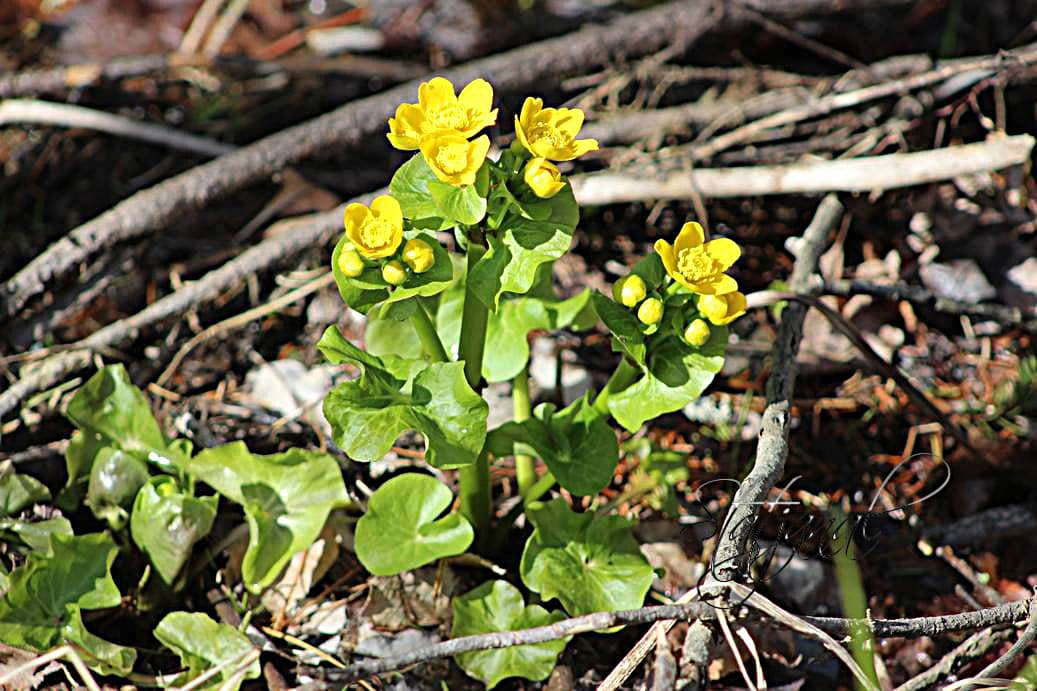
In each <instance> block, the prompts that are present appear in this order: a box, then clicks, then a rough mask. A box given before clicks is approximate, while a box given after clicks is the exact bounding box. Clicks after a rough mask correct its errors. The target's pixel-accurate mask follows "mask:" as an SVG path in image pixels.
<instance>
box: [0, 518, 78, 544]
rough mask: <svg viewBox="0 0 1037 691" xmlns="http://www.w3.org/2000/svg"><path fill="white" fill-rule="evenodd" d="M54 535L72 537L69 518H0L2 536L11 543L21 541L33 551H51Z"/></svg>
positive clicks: (0, 533) (0, 534)
mask: <svg viewBox="0 0 1037 691" xmlns="http://www.w3.org/2000/svg"><path fill="white" fill-rule="evenodd" d="M54 535H62V536H64V537H72V524H71V523H69V521H68V519H67V518H64V517H62V516H58V517H57V518H48V519H47V520H45V521H23V520H17V519H14V518H3V519H0V538H2V539H3V541H4V542H7V543H8V544H9V545H10V544H12V543H15V542H21V543H23V544H25V546H26V547H28V548H29V549H30V550H31V551H33V552H40V553H50V551H51V539H52V538H53V536H54Z"/></svg>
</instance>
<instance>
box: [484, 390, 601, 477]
mask: <svg viewBox="0 0 1037 691" xmlns="http://www.w3.org/2000/svg"><path fill="white" fill-rule="evenodd" d="M516 445H518V448H516ZM487 446H488V448H489V449H490V451H491V452H492V453H493V454H494V455H496V456H510V455H513V454H515V453H529V450H527V449H526V448H523V446H528V448H529V449H531V450H532V453H533V454H534V455H537V456H539V457H540V458H542V459H543V460H544V463H546V464H547V468H548V470H550V471H551V473H552V474H553V475H554V476H555V478H557V480H558V484H560V485H561V486H562V487H564V488H565V489H567V490H569V491H570V492H572V493H573V494H578V495H582V496H588V495H592V494H597V493H598V492H600V491H601V490H602V489H604V488H605V487H606V486H607V485H608V483H609V481H610V480H611V479H612V474H613V473H614V472H615V470H616V464H617V463H619V442H618V441H617V440H616V433H615V432H614V431H613V430H612V428H611V427H610V426H609V424H608V420H607V418H606V417H605V416H603V415H602V414H601V413H599V412H598V411H596V410H595V409H594V406H593V405H592V404H591V401H590V393H589V392H588V393H587V395H586V396H584V397H583V398H581V399H579V400H577V401H574V402H573V403H572V404H571V405H569V406H568V407H567V408H564V409H563V410H560V411H559V410H556V408H555V406H554V405H552V404H549V403H544V404H542V405H540V406H537V409H536V411H535V414H534V417H532V418H530V419H528V420H524V421H523V422H508V423H505V424H503V425H501V426H500V427H498V428H497V429H495V430H493V431H492V432H490V434H489V438H488V440H487Z"/></svg>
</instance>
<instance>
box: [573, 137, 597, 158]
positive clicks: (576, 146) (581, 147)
mask: <svg viewBox="0 0 1037 691" xmlns="http://www.w3.org/2000/svg"><path fill="white" fill-rule="evenodd" d="M572 148H573V153H574V154H575V156H573V158H579V157H580V156H583V155H584V154H585V153H587V152H589V151H597V150H598V140H597V139H577V140H576V141H574V142H573V146H572Z"/></svg>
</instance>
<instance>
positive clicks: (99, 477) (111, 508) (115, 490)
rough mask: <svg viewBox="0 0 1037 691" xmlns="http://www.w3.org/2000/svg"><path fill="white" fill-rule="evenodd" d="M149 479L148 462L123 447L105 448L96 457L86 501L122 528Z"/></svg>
mask: <svg viewBox="0 0 1037 691" xmlns="http://www.w3.org/2000/svg"><path fill="white" fill-rule="evenodd" d="M147 481H148V467H147V465H145V463H144V461H142V460H140V459H139V458H137V457H136V456H134V455H131V454H128V453H126V452H124V451H120V450H119V449H113V448H111V447H108V446H106V447H104V448H103V449H101V450H100V451H99V452H98V453H97V455H96V456H95V457H94V462H93V466H92V467H91V469H90V480H89V483H88V484H87V490H86V504H87V506H89V507H90V510H91V511H93V512H94V515H95V516H97V517H98V518H100V519H101V520H105V521H107V522H108V525H109V526H111V527H112V528H113V529H115V530H121V529H122V528H123V526H125V525H126V519H127V518H129V511H128V509H129V508H130V507H131V506H133V500H134V498H135V497H136V496H137V491H138V490H140V488H141V487H142V486H143V485H144V483H145V482H147Z"/></svg>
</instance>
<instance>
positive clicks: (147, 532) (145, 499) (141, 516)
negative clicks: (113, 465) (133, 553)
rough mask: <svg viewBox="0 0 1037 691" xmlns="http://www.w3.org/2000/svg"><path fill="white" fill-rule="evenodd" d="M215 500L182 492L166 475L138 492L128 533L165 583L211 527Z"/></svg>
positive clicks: (153, 479) (216, 499)
mask: <svg viewBox="0 0 1037 691" xmlns="http://www.w3.org/2000/svg"><path fill="white" fill-rule="evenodd" d="M218 502H219V498H218V497H216V496H210V497H202V498H196V497H193V496H191V495H189V494H184V493H183V492H181V491H180V489H179V488H178V487H177V484H176V481H175V480H174V479H173V478H171V477H168V476H164V477H156V478H152V479H151V481H150V482H148V483H147V484H146V485H144V487H142V488H141V490H140V491H139V492H138V493H137V500H136V501H135V502H134V504H133V515H132V518H131V520H130V534H131V535H132V536H133V542H134V543H136V545H137V547H139V548H140V550H141V551H142V552H144V554H146V555H147V556H148V559H149V560H150V561H151V564H152V566H154V567H155V570H156V571H157V572H158V575H159V576H160V577H161V578H162V580H163V581H164V582H165V583H166V584H167V585H169V584H172V583H173V579H175V578H176V575H177V574H178V573H179V572H180V569H181V568H182V567H183V565H184V563H185V562H186V561H187V559H188V557H190V556H191V548H192V547H194V544H195V543H196V542H198V541H199V540H201V539H202V538H203V537H205V536H206V535H208V534H209V531H210V530H212V523H213V520H215V518H216V508H217V503H218Z"/></svg>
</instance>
